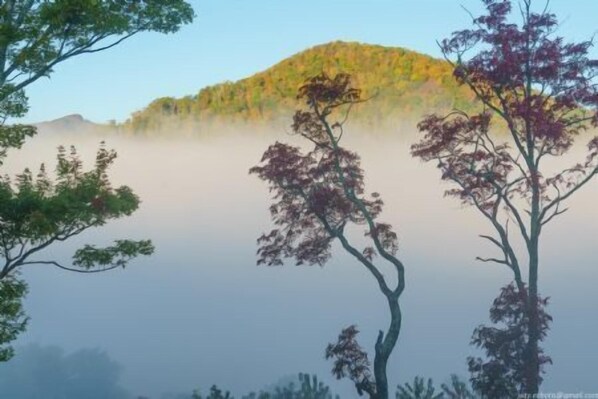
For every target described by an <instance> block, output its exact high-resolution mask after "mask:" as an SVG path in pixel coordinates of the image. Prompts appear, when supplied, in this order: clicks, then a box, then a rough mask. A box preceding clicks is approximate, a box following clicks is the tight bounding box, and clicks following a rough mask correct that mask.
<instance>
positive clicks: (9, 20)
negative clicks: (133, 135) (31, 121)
mask: <svg viewBox="0 0 598 399" xmlns="http://www.w3.org/2000/svg"><path fill="white" fill-rule="evenodd" d="M193 17H194V13H193V9H192V8H191V6H190V5H189V4H188V3H187V2H186V1H183V0H143V1H139V0H5V1H0V167H1V166H2V165H3V163H4V161H5V159H6V156H7V153H8V151H9V150H11V149H19V148H21V146H22V145H23V144H24V142H25V140H26V139H27V138H29V137H31V136H33V135H35V133H36V129H35V127H33V126H27V125H23V124H8V123H7V121H8V120H9V118H20V117H23V116H24V115H25V114H26V112H27V110H28V106H27V97H26V95H25V92H24V89H25V88H26V87H27V86H28V85H30V84H31V83H33V82H35V81H36V80H38V79H40V78H42V77H48V76H49V75H50V74H51V73H52V71H53V68H54V67H55V66H56V65H57V64H59V63H61V62H63V61H66V60H67V59H70V58H72V57H75V56H78V55H82V54H89V53H95V52H99V51H103V50H106V49H109V48H111V47H114V46H116V45H118V44H119V43H121V42H123V41H124V40H126V39H127V38H129V37H131V36H133V35H135V34H137V33H140V32H145V31H153V32H160V33H173V32H176V31H177V30H178V29H179V28H180V27H181V26H182V25H183V24H187V23H190V22H191V21H192V20H193ZM115 158H116V153H115V152H114V151H112V150H108V149H106V148H105V147H104V145H103V144H102V146H101V147H100V149H99V150H98V153H97V156H96V162H95V166H94V167H93V168H92V169H90V170H84V168H83V165H82V162H81V159H80V158H79V157H78V155H77V152H76V150H75V149H74V148H72V147H71V149H70V151H67V150H66V149H64V148H62V147H61V148H60V149H59V152H58V156H57V166H56V170H55V173H48V171H47V170H46V168H45V166H44V165H42V166H41V167H40V168H39V171H38V172H37V173H33V172H32V171H31V170H30V169H26V170H25V171H24V172H23V173H21V174H19V175H17V176H16V177H15V178H12V179H11V178H9V177H2V178H0V361H4V360H7V359H9V358H10V357H11V356H12V349H11V348H10V346H8V345H7V344H8V343H10V342H11V341H12V340H14V339H15V338H16V337H17V336H18V334H19V333H20V332H22V331H23V330H24V329H25V327H26V322H27V318H26V316H25V314H24V312H23V308H22V303H21V301H22V298H23V297H24V295H25V294H26V292H27V285H26V284H25V282H23V281H22V279H21V278H20V276H19V271H20V269H21V268H22V267H23V266H28V265H51V266H56V267H59V268H61V269H64V270H69V271H75V272H81V273H95V272H101V271H106V270H111V269H115V268H120V267H124V266H125V265H126V264H127V262H128V261H129V260H131V259H133V258H135V257H137V256H139V255H150V254H151V253H152V252H153V249H154V248H153V245H152V243H151V242H150V241H149V240H140V241H133V240H116V241H115V242H114V244H113V245H111V246H109V247H106V248H98V247H96V246H93V245H85V246H84V247H83V248H81V249H79V250H77V251H76V252H75V254H74V256H73V260H72V262H71V263H70V264H62V263H59V262H58V261H56V260H55V259H51V258H48V257H47V256H44V250H45V249H47V248H48V247H49V246H51V245H52V244H54V243H57V242H61V241H65V240H68V239H70V238H71V237H74V236H76V235H78V234H80V233H82V232H84V231H86V230H89V229H91V228H94V227H99V226H102V225H104V224H106V223H107V222H109V221H110V220H114V219H118V218H121V217H125V216H129V215H131V214H132V213H133V212H134V211H135V210H136V209H137V208H138V206H139V198H138V197H137V196H136V195H135V194H134V193H133V191H132V190H131V189H130V188H129V187H127V186H121V187H113V186H112V185H111V183H110V180H109V178H108V174H107V172H108V169H109V167H110V166H111V165H112V163H113V162H114V159H115Z"/></svg>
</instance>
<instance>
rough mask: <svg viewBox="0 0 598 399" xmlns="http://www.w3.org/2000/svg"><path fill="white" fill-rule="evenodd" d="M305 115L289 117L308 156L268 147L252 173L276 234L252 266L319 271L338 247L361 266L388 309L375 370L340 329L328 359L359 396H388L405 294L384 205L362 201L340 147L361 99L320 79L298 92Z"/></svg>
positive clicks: (342, 77)
mask: <svg viewBox="0 0 598 399" xmlns="http://www.w3.org/2000/svg"><path fill="white" fill-rule="evenodd" d="M298 97H299V99H301V100H304V102H305V109H304V110H299V111H297V112H296V113H295V116H294V118H293V125H292V129H293V132H294V133H295V134H297V135H300V136H302V137H303V138H305V139H307V140H309V142H310V145H312V148H311V150H310V151H308V152H303V151H301V149H300V148H298V147H294V146H290V145H287V144H283V143H279V142H277V143H275V144H273V145H271V146H270V147H269V148H268V149H267V150H266V152H265V153H264V155H263V158H262V161H261V164H260V165H259V166H256V167H254V168H252V169H251V170H250V173H252V174H256V175H257V176H258V177H259V178H260V179H262V180H264V181H265V182H267V183H268V185H269V187H270V191H271V192H272V193H273V203H272V205H271V206H270V214H271V217H272V221H273V223H274V225H275V228H274V230H272V231H271V232H270V233H268V234H264V235H262V236H261V237H260V238H259V239H258V245H259V249H258V255H259V260H258V264H265V265H270V266H272V265H282V264H283V259H284V258H294V259H295V261H296V263H297V265H303V264H307V265H324V264H325V263H326V262H327V261H328V260H329V259H330V257H331V250H332V243H333V242H334V241H337V242H339V243H340V245H341V246H342V248H343V249H344V250H345V251H347V252H348V253H349V254H350V255H351V256H352V257H353V258H355V260H356V261H357V262H358V263H360V264H361V265H362V266H363V267H365V268H366V269H367V270H368V271H369V273H370V274H371V275H372V276H373V278H374V279H375V280H376V282H377V283H378V287H379V288H380V291H381V292H382V294H383V295H384V296H385V298H386V301H387V303H388V307H389V310H390V326H389V327H388V329H387V331H386V333H384V332H382V331H380V332H379V334H378V338H377V341H376V344H375V355H374V364H373V370H371V369H370V363H369V360H368V358H367V354H366V353H365V351H363V350H362V349H361V347H360V346H359V344H357V341H356V339H355V336H356V335H357V330H356V329H355V327H353V326H351V327H348V328H347V329H345V330H343V332H342V333H341V335H340V336H339V341H338V342H337V343H336V344H333V345H329V347H328V349H327V350H326V356H327V357H328V358H332V359H334V368H333V373H334V375H335V376H336V377H337V378H342V377H348V378H350V379H351V380H352V381H353V382H354V383H355V386H356V388H357V390H358V392H359V393H360V394H362V393H367V394H368V395H369V397H370V398H380V399H387V398H388V380H387V375H386V366H387V363H388V359H389V356H390V354H391V353H392V351H393V349H394V347H395V345H396V342H397V339H398V337H399V331H400V328H401V308H400V306H399V297H400V296H401V294H402V293H403V290H404V288H405V270H404V266H403V264H402V263H401V261H399V259H398V258H397V257H396V253H397V250H398V243H397V235H396V234H395V233H394V232H393V230H392V228H391V226H390V225H388V224H385V223H381V222H379V221H378V216H379V215H380V213H381V212H382V205H383V204H382V200H381V199H380V196H379V195H378V194H377V193H372V194H371V195H367V194H366V192H365V188H364V176H363V170H362V169H361V166H360V160H359V156H358V155H357V154H356V153H354V152H351V151H349V150H346V149H344V148H343V147H341V146H340V144H339V143H340V140H341V137H342V135H343V124H344V122H345V121H346V120H347V116H348V113H349V111H350V109H351V107H352V106H354V105H355V104H357V103H359V102H361V101H363V100H362V99H361V93H360V91H359V90H358V89H355V88H353V87H351V80H350V77H349V75H346V74H338V75H336V76H335V77H328V76H327V75H325V74H321V75H318V76H316V77H313V78H311V79H309V80H307V81H306V83H305V84H304V85H303V86H302V87H301V88H300V89H299V95H298ZM349 225H358V226H363V227H364V234H365V236H366V238H367V239H368V240H369V241H370V243H371V244H370V245H369V246H367V247H365V248H358V247H357V246H355V245H354V244H353V243H352V242H351V241H352V240H351V239H350V237H348V236H347V234H346V230H347V227H348V226H349ZM382 262H387V263H389V264H390V265H391V266H392V268H393V270H394V271H395V272H396V275H397V277H396V279H394V280H396V284H390V283H389V282H388V281H387V279H386V278H385V276H384V275H383V273H382V272H381V270H380V268H379V266H380V264H381V263H382Z"/></svg>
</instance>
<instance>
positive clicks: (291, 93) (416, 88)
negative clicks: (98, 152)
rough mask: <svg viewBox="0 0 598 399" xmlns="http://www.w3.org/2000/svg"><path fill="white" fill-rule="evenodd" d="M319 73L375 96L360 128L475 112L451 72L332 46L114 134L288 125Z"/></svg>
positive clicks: (410, 58) (442, 65) (361, 48)
mask: <svg viewBox="0 0 598 399" xmlns="http://www.w3.org/2000/svg"><path fill="white" fill-rule="evenodd" d="M321 72H326V73H328V74H330V75H334V74H336V73H338V72H345V73H349V74H351V75H352V76H353V78H354V85H355V86H356V87H358V88H360V89H362V92H363V95H364V96H365V97H368V96H372V95H375V97H374V98H372V99H371V100H370V101H368V102H366V103H364V104H360V105H359V106H358V107H356V109H355V110H354V111H353V112H354V113H353V117H352V120H355V121H357V122H359V123H360V124H364V125H370V126H378V125H382V124H392V123H395V122H396V121H397V120H400V119H405V118H411V119H413V120H416V119H419V118H420V117H421V116H422V115H424V114H427V113H430V112H434V111H442V110H449V109H452V108H455V107H458V108H461V109H465V110H467V109H471V108H473V107H474V106H475V105H474V103H473V96H472V95H471V93H470V92H469V91H468V89H467V88H465V87H462V86H458V85H457V83H456V82H455V80H454V78H453V76H452V68H451V67H450V65H449V64H448V63H447V62H445V61H443V60H439V59H436V58H433V57H430V56H427V55H424V54H420V53H417V52H414V51H410V50H406V49H403V48H400V47H384V46H379V45H371V44H362V43H356V42H342V41H336V42H332V43H328V44H323V45H319V46H315V47H312V48H310V49H307V50H305V51H302V52H300V53H298V54H295V55H293V56H291V57H289V58H287V59H285V60H283V61H281V62H279V63H278V64H276V65H274V66H272V67H270V68H268V69H266V70H265V71H263V72H259V73H256V74H255V75H253V76H250V77H248V78H246V79H241V80H239V81H236V82H225V83H221V84H217V85H214V86H209V87H206V88H203V89H201V90H200V91H199V92H198V93H197V94H196V95H190V96H186V97H183V98H172V97H164V98H159V99H156V100H154V101H153V102H152V103H150V104H149V105H148V106H147V107H145V108H144V109H142V110H140V111H138V112H135V113H134V114H133V115H132V116H131V117H130V118H129V119H128V120H127V121H126V122H125V123H124V124H123V125H121V126H120V128H121V129H124V130H127V131H129V132H137V133H139V132H152V131H164V130H169V131H171V134H176V129H177V128H189V127H201V126H202V125H204V124H209V123H212V122H214V121H218V122H225V123H237V122H240V123H246V122H251V123H272V122H281V121H282V122H283V123H285V124H286V125H288V124H289V123H290V116H291V115H292V112H293V110H294V109H295V108H296V107H297V105H298V103H297V99H296V94H297V89H298V88H299V87H300V86H301V85H302V84H303V82H304V81H305V79H306V78H308V77H311V76H314V75H316V74H318V73H321ZM172 129H175V130H172Z"/></svg>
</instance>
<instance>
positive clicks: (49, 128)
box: [35, 114, 107, 134]
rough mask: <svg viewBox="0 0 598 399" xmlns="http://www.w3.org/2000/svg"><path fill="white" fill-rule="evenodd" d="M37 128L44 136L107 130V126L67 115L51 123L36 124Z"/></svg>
mask: <svg viewBox="0 0 598 399" xmlns="http://www.w3.org/2000/svg"><path fill="white" fill-rule="evenodd" d="M35 126H36V127H37V129H38V131H39V132H41V133H44V134H52V133H57V134H58V133H60V134H63V133H73V134H89V133H97V132H100V131H103V130H105V129H107V126H106V125H101V124H98V123H94V122H91V121H89V120H87V119H85V118H83V116H81V115H79V114H72V115H67V116H63V117H62V118H58V119H54V120H51V121H47V122H40V123H36V124H35Z"/></svg>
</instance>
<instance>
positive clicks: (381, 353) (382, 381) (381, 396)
mask: <svg viewBox="0 0 598 399" xmlns="http://www.w3.org/2000/svg"><path fill="white" fill-rule="evenodd" d="M386 299H387V300H388V306H389V308H390V326H389V327H388V331H387V332H386V336H385V335H384V333H383V332H382V331H380V333H379V334H378V340H377V341H376V348H375V350H376V354H375V357H374V380H375V383H376V396H375V397H374V398H373V399H388V398H389V396H388V378H387V375H386V366H387V364H388V358H389V357H390V354H391V353H392V351H393V349H394V347H395V345H396V343H397V339H398V338H399V333H400V331H401V319H402V316H401V307H400V305H399V298H398V296H397V295H389V296H387V297H386Z"/></svg>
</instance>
